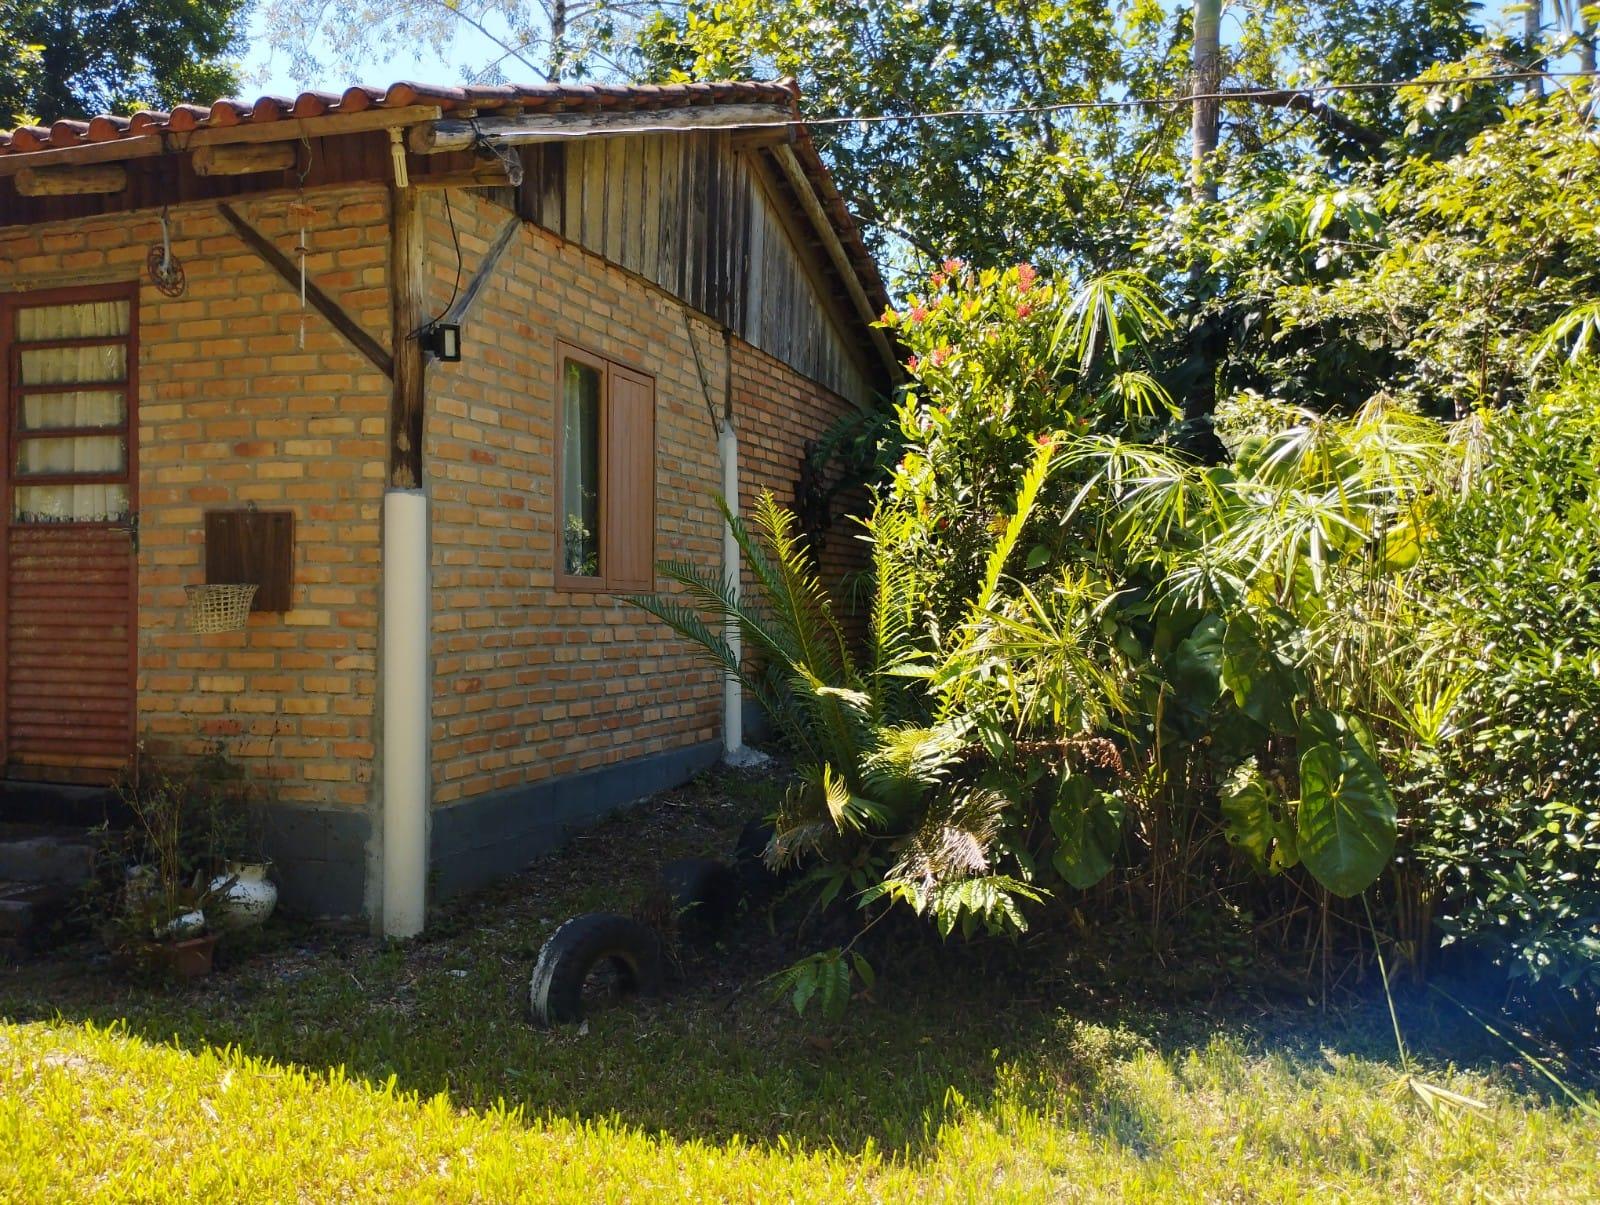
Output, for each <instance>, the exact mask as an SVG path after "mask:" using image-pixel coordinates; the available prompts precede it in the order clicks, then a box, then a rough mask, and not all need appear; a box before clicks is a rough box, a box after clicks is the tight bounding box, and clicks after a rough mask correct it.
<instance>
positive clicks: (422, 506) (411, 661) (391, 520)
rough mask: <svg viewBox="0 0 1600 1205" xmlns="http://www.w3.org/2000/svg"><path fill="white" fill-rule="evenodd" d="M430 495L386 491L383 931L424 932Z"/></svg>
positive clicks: (404, 934) (396, 933) (381, 663)
mask: <svg viewBox="0 0 1600 1205" xmlns="http://www.w3.org/2000/svg"><path fill="white" fill-rule="evenodd" d="M429 559H430V555H429V547H428V499H427V496H426V495H425V494H424V493H423V492H422V491H421V490H389V491H388V492H387V493H385V494H384V496H383V639H382V643H381V648H380V661H379V668H380V672H381V678H382V682H383V782H382V791H383V897H382V898H383V935H384V936H385V937H412V936H415V935H416V934H418V933H420V932H422V926H423V922H424V920H425V918H426V915H427V904H428V899H427V895H428V892H427V885H428V784H429V774H430V772H431V767H430V765H429V756H428V731H429V717H428V708H429V700H430V694H431V691H430V689H429V673H428V658H429V650H428V604H429V590H428V570H429Z"/></svg>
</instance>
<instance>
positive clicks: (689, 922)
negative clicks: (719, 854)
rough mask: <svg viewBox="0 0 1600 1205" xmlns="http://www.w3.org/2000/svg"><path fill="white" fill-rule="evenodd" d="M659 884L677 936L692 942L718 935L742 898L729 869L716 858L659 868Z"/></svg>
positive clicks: (691, 859)
mask: <svg viewBox="0 0 1600 1205" xmlns="http://www.w3.org/2000/svg"><path fill="white" fill-rule="evenodd" d="M660 881H661V887H662V890H664V891H665V892H666V894H667V899H668V900H669V901H671V904H672V909H673V912H674V914H675V915H676V917H677V924H678V932H679V933H680V934H682V935H683V936H684V937H687V938H691V939H694V940H702V941H703V940H709V939H711V938H714V937H716V936H717V935H718V934H719V933H721V932H722V930H723V928H724V927H725V926H726V925H727V923H728V922H729V921H730V920H731V919H732V918H733V914H734V912H736V911H737V910H738V907H739V901H740V899H741V898H742V897H743V896H744V885H743V884H742V883H741V882H740V881H739V876H738V874H736V873H735V872H734V869H733V867H731V866H729V865H728V864H727V863H726V862H719V861H718V860H717V859H716V858H681V859H679V860H678V861H676V862H668V863H667V864H666V865H665V866H663V867H662V868H661V875H660Z"/></svg>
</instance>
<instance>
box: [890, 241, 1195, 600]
mask: <svg viewBox="0 0 1600 1205" xmlns="http://www.w3.org/2000/svg"><path fill="white" fill-rule="evenodd" d="M884 325H885V326H887V327H890V328H892V329H893V330H894V331H895V333H896V335H897V336H898V337H899V339H900V341H901V343H902V344H903V345H904V346H905V347H906V348H907V349H908V350H909V351H910V353H911V354H910V356H909V357H908V359H907V361H906V369H907V372H908V374H909V376H910V381H909V384H908V386H907V388H906V390H905V392H904V394H903V398H902V402H901V407H900V415H899V418H900V435H901V438H902V439H903V440H904V443H905V447H906V451H907V455H906V457H905V459H904V460H903V461H902V463H901V466H900V468H899V470H898V472H897V473H896V474H895V475H894V477H893V479H892V481H891V483H890V485H889V487H888V490H887V499H888V500H889V501H890V502H891V503H892V504H896V505H901V504H903V505H905V506H908V507H910V508H911V509H912V510H913V511H914V512H915V513H918V514H921V515H923V516H925V518H926V520H927V522H926V526H925V528H924V529H923V532H922V535H923V537H924V538H923V539H921V540H919V541H915V542H913V544H912V546H911V548H908V555H910V554H911V550H912V549H914V548H920V549H921V555H922V556H924V557H925V558H926V560H925V567H927V568H929V569H932V568H933V567H934V566H938V567H939V572H937V573H931V574H930V576H929V580H930V581H931V582H932V583H933V587H932V588H933V590H934V591H935V597H934V598H933V599H932V600H931V601H932V603H933V606H932V610H933V613H934V615H935V616H936V617H938V618H939V619H940V620H941V621H943V622H945V623H949V622H954V621H955V619H956V616H957V614H958V613H959V610H960V607H961V600H963V599H964V598H966V597H967V595H968V594H969V592H970V590H971V587H972V584H973V583H974V582H975V581H976V580H977V578H978V576H979V574H980V573H981V570H982V561H983V557H984V555H985V552H984V550H985V549H986V548H987V547H988V545H989V543H990V542H991V540H992V538H993V536H992V532H993V526H994V523H995V519H996V516H998V515H1003V514H1005V513H1007V512H1008V511H1009V510H1010V508H1011V507H1012V506H1013V504H1014V502H1015V498H1016V489H1017V483H1018V482H1019V481H1020V480H1021V478H1022V474H1023V471H1024V468H1025V466H1026V465H1027V464H1028V463H1029V461H1030V460H1031V458H1032V456H1033V453H1034V452H1035V451H1036V450H1037V448H1038V446H1039V442H1040V441H1041V440H1049V439H1054V438H1055V437H1056V435H1057V434H1058V433H1059V434H1060V435H1062V436H1070V437H1073V438H1078V439H1083V438H1092V437H1096V436H1100V437H1105V438H1113V437H1114V438H1149V437H1150V436H1151V435H1152V434H1154V433H1155V431H1156V430H1157V429H1158V428H1159V427H1160V426H1161V425H1162V424H1164V423H1166V422H1168V421H1170V420H1171V418H1172V417H1174V413H1175V412H1174V408H1173V406H1172V404H1171V402H1170V400H1169V399H1168V397H1167V396H1166V394H1165V392H1164V391H1163V390H1162V388H1161V386H1160V385H1159V383H1158V382H1157V380H1156V377H1155V375H1154V374H1153V373H1152V371H1151V369H1150V365H1149V359H1148V356H1147V353H1146V346H1147V341H1148V340H1150V339H1151V338H1152V337H1154V336H1157V335H1159V334H1161V333H1163V332H1164V331H1166V330H1167V329H1168V328H1169V325H1170V324H1169V323H1168V321H1167V319H1166V317H1165V315H1164V313H1163V310H1162V307H1161V304H1160V298H1159V296H1158V294H1157V292H1156V290H1155V288H1154V286H1152V285H1151V284H1150V283H1149V282H1148V281H1146V280H1145V279H1144V278H1143V277H1140V276H1137V275H1134V274H1130V273H1117V274H1113V275H1110V276H1105V277H1100V278H1096V279H1094V280H1090V281H1088V282H1087V283H1085V284H1083V285H1082V286H1081V287H1079V288H1077V289H1069V288H1067V287H1065V286H1064V285H1061V284H1058V283H1056V282H1055V281H1052V280H1050V279H1048V278H1046V277H1045V276H1043V275H1042V274H1041V273H1040V272H1039V271H1038V270H1037V269H1036V268H1034V267H1033V266H1032V265H1031V264H1018V265H1016V266H1015V267H1012V268H1008V269H1006V270H1004V271H1001V270H997V269H993V268H989V269H983V270H981V271H980V270H976V269H973V268H970V267H968V266H967V265H966V264H964V263H962V262H961V261H959V260H949V261H946V262H945V263H944V264H943V265H942V266H941V268H940V270H939V271H938V272H936V273H934V274H933V276H932V277H931V278H930V279H929V282H928V288H927V290H926V292H925V293H920V294H917V295H914V296H912V297H910V298H909V299H908V304H907V305H906V307H905V308H904V309H902V310H900V311H898V312H896V311H890V312H889V313H886V314H885V315H884ZM1076 488H1077V486H1075V485H1074V484H1073V481H1072V478H1071V475H1070V474H1060V475H1056V476H1054V477H1053V478H1052V481H1051V484H1050V485H1049V487H1048V488H1047V494H1046V497H1045V498H1044V499H1042V500H1041V506H1040V507H1039V514H1040V516H1041V518H1040V519H1037V520H1036V521H1035V522H1036V524H1037V525H1038V527H1039V528H1040V530H1041V533H1043V532H1045V531H1046V529H1050V528H1056V529H1059V528H1060V524H1059V522H1054V521H1052V520H1051V519H1050V518H1049V516H1050V515H1052V514H1053V513H1056V512H1058V511H1059V510H1060V509H1061V508H1063V507H1065V506H1066V504H1067V501H1068V500H1069V499H1070V498H1071V496H1072V494H1073V492H1074V490H1075V489H1076ZM1039 539H1040V541H1041V550H1040V551H1038V552H1036V553H1035V554H1034V555H1033V556H1032V566H1031V567H1032V568H1033V569H1034V570H1035V571H1037V572H1040V573H1043V572H1046V571H1053V569H1054V568H1055V567H1056V566H1057V565H1059V564H1061V563H1063V562H1062V561H1061V560H1060V558H1059V557H1058V556H1057V555H1056V554H1057V552H1059V551H1060V550H1061V548H1062V547H1063V546H1064V544H1063V538H1062V536H1061V534H1060V532H1059V531H1057V533H1056V534H1055V535H1052V536H1050V537H1049V538H1048V539H1046V537H1045V535H1044V534H1041V535H1040V537H1039Z"/></svg>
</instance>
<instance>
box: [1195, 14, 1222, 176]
mask: <svg viewBox="0 0 1600 1205" xmlns="http://www.w3.org/2000/svg"><path fill="white" fill-rule="evenodd" d="M1189 78H1190V81H1191V85H1190V91H1191V94H1192V95H1193V96H1194V98H1195V99H1194V102H1193V104H1194V107H1193V110H1192V112H1191V114H1190V118H1189V121H1190V137H1191V139H1192V147H1191V151H1190V156H1189V158H1190V163H1191V167H1190V185H1191V187H1192V188H1193V190H1194V195H1195V199H1196V200H1198V201H1215V200H1216V199H1217V178H1216V175H1215V174H1214V173H1213V172H1212V170H1211V156H1212V155H1213V154H1215V153H1216V150H1217V124H1218V120H1219V118H1220V116H1221V112H1222V105H1221V102H1220V101H1218V100H1217V99H1216V92H1217V88H1218V87H1219V86H1220V85H1221V83H1222V0H1194V70H1193V72H1192V73H1191V74H1190V77H1189Z"/></svg>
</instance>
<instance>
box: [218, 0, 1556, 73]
mask: <svg viewBox="0 0 1600 1205" xmlns="http://www.w3.org/2000/svg"><path fill="white" fill-rule="evenodd" d="M1513 3H1514V0H1489V2H1487V3H1485V4H1484V5H1483V11H1484V12H1485V14H1493V15H1494V17H1495V18H1498V17H1500V16H1501V14H1502V12H1503V10H1504V9H1505V8H1506V7H1508V6H1509V5H1511V4H1513ZM1549 8H1550V6H1549V5H1548V4H1547V5H1546V20H1547V21H1548V20H1549V19H1550V16H1549ZM1492 19H1493V18H1491V20H1492ZM1514 19H1520V18H1514ZM263 24H264V23H263V19H262V13H261V9H260V8H259V7H258V8H257V10H256V13H255V14H254V15H253V17H252V18H251V23H250V35H249V46H250V51H249V53H248V54H246V56H245V60H244V68H245V83H244V88H243V91H244V93H245V95H246V96H247V97H254V96H258V95H265V94H277V95H291V96H292V95H293V94H294V93H295V92H297V91H299V88H298V87H297V84H296V81H295V80H294V79H293V78H292V77H291V76H290V74H289V72H288V62H287V59H286V57H285V56H284V55H282V54H281V53H280V54H277V55H274V54H273V53H272V51H271V49H270V48H269V47H268V45H267V41H266V38H265V36H263ZM1223 36H1224V38H1226V36H1227V30H1226V25H1225V26H1224V34H1223ZM318 50H319V51H323V53H319V54H318V56H317V57H318V58H319V59H327V58H328V57H330V56H328V55H327V54H326V53H325V48H322V47H319V48H318ZM502 53H503V51H502V49H501V47H500V46H498V45H497V44H496V43H495V42H493V41H491V40H490V39H489V38H486V37H484V36H483V35H482V34H480V33H478V32H477V31H476V30H473V29H471V28H470V27H467V26H465V25H463V27H462V29H461V31H460V33H458V34H457V36H456V39H455V42H454V45H453V46H452V47H451V48H450V51H449V58H448V60H446V59H443V58H441V57H440V56H439V55H436V54H434V53H432V52H431V51H430V50H429V49H428V48H427V47H426V46H422V45H418V46H417V47H415V48H414V49H412V50H409V51H406V52H401V53H396V54H393V55H392V56H390V57H389V58H388V59H386V60H385V61H382V62H369V63H368V64H367V65H366V66H365V67H364V68H363V70H362V72H361V78H359V79H345V78H342V77H340V78H326V79H322V80H318V81H315V83H316V86H320V87H323V88H328V89H332V90H334V91H340V90H342V89H343V88H345V87H346V86H348V85H350V84H354V83H364V84H388V83H392V82H393V81H395V80H425V81H427V82H429V83H455V82H457V81H459V80H460V79H461V76H462V73H461V70H460V65H461V64H463V63H466V64H471V65H477V64H481V63H485V62H488V61H490V60H492V59H495V58H497V57H500V56H501V54H502ZM507 74H509V75H510V76H511V77H512V78H513V79H520V78H521V76H519V75H518V73H517V72H516V70H514V69H511V70H508V72H507ZM522 74H523V75H531V72H524V73H522Z"/></svg>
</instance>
